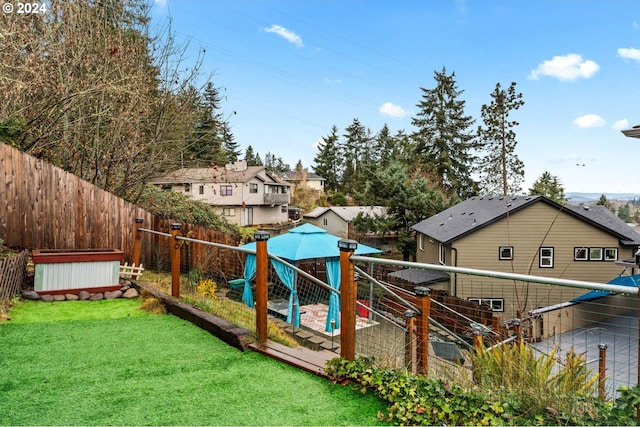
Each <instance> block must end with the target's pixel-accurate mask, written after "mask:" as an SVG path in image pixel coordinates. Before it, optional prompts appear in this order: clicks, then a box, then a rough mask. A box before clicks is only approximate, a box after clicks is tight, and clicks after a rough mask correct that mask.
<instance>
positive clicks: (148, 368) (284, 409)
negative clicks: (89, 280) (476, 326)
mask: <svg viewBox="0 0 640 427" xmlns="http://www.w3.org/2000/svg"><path fill="white" fill-rule="evenodd" d="M140 303H141V301H140V300H125V299H119V300H109V301H107V300H103V301H67V302H57V303H43V302H24V303H18V304H17V305H16V306H15V307H14V308H13V309H12V311H11V312H10V315H11V317H12V320H10V321H7V322H2V323H0V425H372V424H374V425H375V424H380V423H379V422H378V421H377V418H376V414H377V412H378V411H384V409H385V404H384V402H382V401H380V400H378V399H377V398H375V397H374V396H372V395H366V396H362V395H360V394H359V393H357V392H355V391H354V390H352V389H351V387H348V386H347V387H345V386H340V385H335V384H332V383H331V382H330V381H328V380H326V379H323V378H319V377H316V376H314V375H311V374H307V373H305V372H303V371H300V370H298V369H295V368H293V367H290V366H287V365H285V364H282V363H279V362H276V361H274V360H272V359H269V358H267V357H264V356H262V355H260V354H257V353H254V352H244V353H243V352H240V351H238V350H236V349H235V348H232V347H229V346H228V345H226V344H224V343H223V342H222V341H220V340H218V339H217V338H215V337H214V336H212V335H210V334H209V333H207V332H205V331H203V330H201V329H199V328H197V327H195V326H193V325H191V324H190V323H188V322H186V321H183V320H181V319H179V318H177V317H174V316H170V315H155V314H148V313H146V312H144V311H142V310H139V309H138V308H137V307H138V306H139V305H140Z"/></svg>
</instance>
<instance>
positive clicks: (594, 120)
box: [573, 114, 605, 128]
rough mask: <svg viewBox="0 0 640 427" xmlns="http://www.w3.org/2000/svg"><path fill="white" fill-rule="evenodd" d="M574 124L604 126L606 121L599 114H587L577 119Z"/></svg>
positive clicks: (588, 126)
mask: <svg viewBox="0 0 640 427" xmlns="http://www.w3.org/2000/svg"><path fill="white" fill-rule="evenodd" d="M573 124H574V125H576V126H578V127H581V128H597V127H600V126H604V124H605V122H604V119H603V118H602V117H600V116H599V115H597V114H585V115H584V116H581V117H578V118H577V119H575V120H574V121H573Z"/></svg>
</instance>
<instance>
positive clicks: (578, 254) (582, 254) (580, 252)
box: [573, 248, 589, 261]
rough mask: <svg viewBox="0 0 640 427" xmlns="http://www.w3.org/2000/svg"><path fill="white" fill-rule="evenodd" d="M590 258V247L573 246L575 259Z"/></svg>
mask: <svg viewBox="0 0 640 427" xmlns="http://www.w3.org/2000/svg"><path fill="white" fill-rule="evenodd" d="M588 259H589V249H588V248H573V260H574V261H586V260H588Z"/></svg>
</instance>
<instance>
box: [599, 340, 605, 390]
mask: <svg viewBox="0 0 640 427" xmlns="http://www.w3.org/2000/svg"><path fill="white" fill-rule="evenodd" d="M598 350H599V356H600V357H599V360H598V399H600V400H606V399H607V393H606V391H605V389H604V383H605V373H606V371H607V345H606V344H598Z"/></svg>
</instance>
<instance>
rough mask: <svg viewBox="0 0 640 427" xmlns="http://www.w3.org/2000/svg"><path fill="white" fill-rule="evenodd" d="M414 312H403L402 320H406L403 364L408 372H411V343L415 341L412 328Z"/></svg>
mask: <svg viewBox="0 0 640 427" xmlns="http://www.w3.org/2000/svg"><path fill="white" fill-rule="evenodd" d="M414 316H415V312H414V311H413V310H407V311H405V312H404V318H405V319H406V321H407V322H406V325H407V335H406V337H405V340H406V341H405V345H404V352H405V353H404V364H405V366H406V367H407V370H408V371H409V372H413V342H414V340H415V333H414V331H413V328H414V326H415V318H414Z"/></svg>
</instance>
